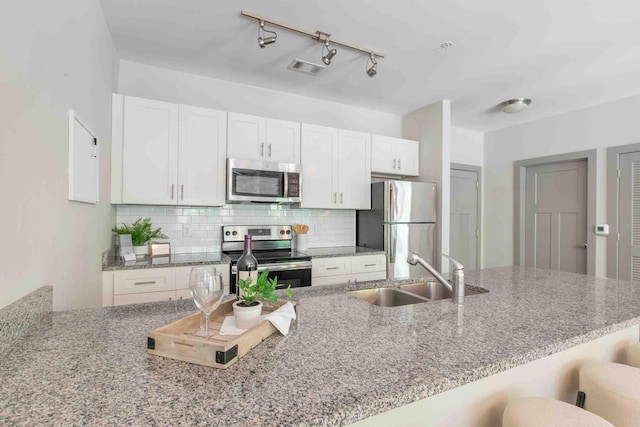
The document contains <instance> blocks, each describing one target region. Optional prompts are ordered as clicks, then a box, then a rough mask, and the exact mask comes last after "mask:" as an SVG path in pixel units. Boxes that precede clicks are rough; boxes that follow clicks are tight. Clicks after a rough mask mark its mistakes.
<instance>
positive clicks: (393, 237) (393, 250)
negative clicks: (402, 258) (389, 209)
mask: <svg viewBox="0 0 640 427" xmlns="http://www.w3.org/2000/svg"><path fill="white" fill-rule="evenodd" d="M389 234H390V237H391V239H390V240H391V250H390V251H389V262H390V263H391V264H395V262H396V233H395V225H390V226H389Z"/></svg>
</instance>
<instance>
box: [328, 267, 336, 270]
mask: <svg viewBox="0 0 640 427" xmlns="http://www.w3.org/2000/svg"><path fill="white" fill-rule="evenodd" d="M325 270H340V267H327V268H325Z"/></svg>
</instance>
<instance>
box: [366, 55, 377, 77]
mask: <svg viewBox="0 0 640 427" xmlns="http://www.w3.org/2000/svg"><path fill="white" fill-rule="evenodd" d="M369 61H371V66H370V67H369V68H367V76H369V77H373V76H375V75H376V74H377V73H378V61H376V57H375V56H374V55H373V53H370V54H369ZM367 65H369V62H368V61H367Z"/></svg>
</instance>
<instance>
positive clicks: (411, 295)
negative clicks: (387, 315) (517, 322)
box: [348, 281, 489, 307]
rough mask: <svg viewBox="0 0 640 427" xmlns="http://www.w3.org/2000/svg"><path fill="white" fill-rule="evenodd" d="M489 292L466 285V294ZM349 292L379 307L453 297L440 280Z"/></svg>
mask: <svg viewBox="0 0 640 427" xmlns="http://www.w3.org/2000/svg"><path fill="white" fill-rule="evenodd" d="M485 292H489V291H487V290H486V289H484V288H477V287H472V286H469V285H466V286H465V289H464V294H465V296H469V295H475V294H481V293H485ZM348 293H349V294H351V295H353V296H355V297H356V298H359V299H361V300H362V301H365V302H368V303H369V304H373V305H377V306H379V307H399V306H402V305H410V304H420V303H423V302H429V301H436V300H441V299H447V298H451V291H450V290H448V289H447V288H446V287H444V286H443V285H442V283H440V282H431V281H429V282H420V283H410V284H407V285H400V286H398V287H397V288H375V289H364V290H361V291H351V292H348Z"/></svg>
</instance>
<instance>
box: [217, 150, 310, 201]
mask: <svg viewBox="0 0 640 427" xmlns="http://www.w3.org/2000/svg"><path fill="white" fill-rule="evenodd" d="M301 195H302V166H301V165H298V164H294V163H275V162H263V161H258V160H244V159H227V202H230V203H233V202H263V203H299V202H300V201H301V200H302V197H301Z"/></svg>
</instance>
